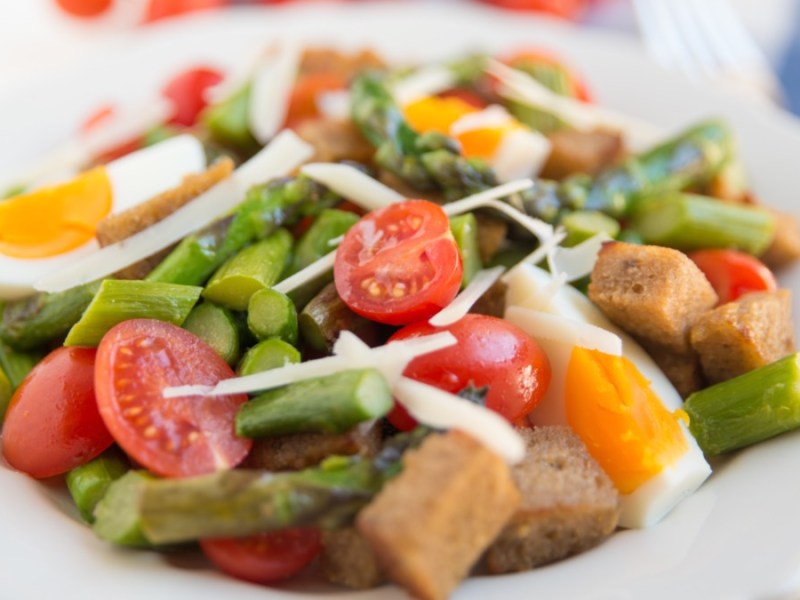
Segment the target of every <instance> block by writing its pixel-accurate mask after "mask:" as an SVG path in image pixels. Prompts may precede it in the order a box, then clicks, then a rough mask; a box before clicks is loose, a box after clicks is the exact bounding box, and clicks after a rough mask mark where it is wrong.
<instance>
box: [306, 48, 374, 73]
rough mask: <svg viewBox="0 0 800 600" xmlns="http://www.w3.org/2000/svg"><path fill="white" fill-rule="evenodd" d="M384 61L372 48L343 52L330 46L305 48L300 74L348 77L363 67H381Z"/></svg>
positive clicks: (363, 68)
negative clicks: (351, 52)
mask: <svg viewBox="0 0 800 600" xmlns="http://www.w3.org/2000/svg"><path fill="white" fill-rule="evenodd" d="M385 66H386V63H385V62H384V61H383V59H381V57H380V56H378V55H377V54H375V53H374V52H373V51H372V50H362V51H360V52H357V53H353V54H345V53H343V52H340V51H338V50H334V49H332V48H306V49H304V50H303V55H302V56H301V57H300V67H299V69H298V70H299V72H300V76H303V75H312V74H318V73H324V74H326V75H330V74H334V75H342V76H344V77H345V78H347V77H350V76H352V75H354V74H356V73H358V72H359V71H363V70H365V69H382V68H384V67H385Z"/></svg>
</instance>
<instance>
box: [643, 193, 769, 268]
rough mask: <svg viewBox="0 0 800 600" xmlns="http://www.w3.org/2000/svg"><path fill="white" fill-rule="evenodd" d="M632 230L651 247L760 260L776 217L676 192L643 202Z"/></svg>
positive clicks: (744, 206) (746, 206) (763, 211)
mask: <svg viewBox="0 0 800 600" xmlns="http://www.w3.org/2000/svg"><path fill="white" fill-rule="evenodd" d="M630 228H631V229H632V230H633V231H635V232H637V233H638V234H639V235H641V236H642V239H643V240H644V241H645V243H647V244H657V245H660V246H669V247H672V248H676V249H678V250H683V251H689V250H695V249H698V248H736V249H738V250H742V251H744V252H748V253H750V254H753V255H755V256H759V255H760V254H762V253H763V252H764V251H765V250H766V249H767V247H768V246H769V244H770V243H771V242H772V237H773V234H774V232H775V217H774V215H773V214H772V213H770V212H768V211H766V210H764V209H762V208H759V207H756V206H748V205H740V204H733V203H730V202H720V201H719V200H715V199H713V198H707V197H705V196H698V195H695V194H682V193H680V192H672V193H667V194H662V195H659V196H654V197H652V198H648V199H646V200H641V201H640V202H639V203H638V206H637V209H636V210H635V211H634V213H633V219H632V220H631V222H630Z"/></svg>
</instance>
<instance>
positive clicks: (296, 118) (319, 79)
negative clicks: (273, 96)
mask: <svg viewBox="0 0 800 600" xmlns="http://www.w3.org/2000/svg"><path fill="white" fill-rule="evenodd" d="M346 87H347V80H346V79H345V78H344V77H343V76H342V75H338V74H335V73H311V74H309V75H303V76H302V77H300V79H298V80H297V82H295V84H294V88H292V94H291V96H290V97H289V108H288V111H287V114H286V126H287V127H296V126H297V124H298V123H300V122H301V121H304V120H305V119H311V118H314V117H318V116H319V108H318V107H317V97H318V96H319V95H320V94H322V93H323V92H333V91H336V90H343V89H345V88H346Z"/></svg>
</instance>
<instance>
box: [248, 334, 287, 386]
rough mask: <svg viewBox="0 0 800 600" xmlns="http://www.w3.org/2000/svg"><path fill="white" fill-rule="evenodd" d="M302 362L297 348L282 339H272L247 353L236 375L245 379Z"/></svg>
mask: <svg viewBox="0 0 800 600" xmlns="http://www.w3.org/2000/svg"><path fill="white" fill-rule="evenodd" d="M300 361H301V356H300V351H299V350H298V349H297V348H295V347H294V346H292V345H291V344H289V343H287V342H284V341H283V340H281V339H278V338H270V339H268V340H262V341H260V342H258V343H257V344H256V345H255V346H253V347H252V348H250V349H249V350H248V351H247V352H246V353H245V355H244V356H243V357H242V360H241V361H240V362H239V365H238V366H237V367H236V374H237V375H239V376H240V377H243V376H245V375H252V374H253V373H260V372H261V371H268V370H269V369H277V368H278V367H282V366H284V365H285V364H287V363H299V362H300Z"/></svg>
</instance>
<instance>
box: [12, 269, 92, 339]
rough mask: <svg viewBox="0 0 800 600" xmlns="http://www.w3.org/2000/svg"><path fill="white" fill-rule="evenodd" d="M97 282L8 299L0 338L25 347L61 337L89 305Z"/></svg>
mask: <svg viewBox="0 0 800 600" xmlns="http://www.w3.org/2000/svg"><path fill="white" fill-rule="evenodd" d="M99 287H100V282H99V281H97V282H93V283H87V284H85V285H81V286H78V287H74V288H72V289H69V290H66V291H64V292H58V293H56V294H44V293H41V294H34V295H33V296H30V297H29V298H24V299H22V300H16V301H13V302H8V303H7V304H6V305H5V308H4V309H3V319H2V322H0V340H3V341H4V342H7V343H8V344H10V345H12V346H13V347H15V348H19V349H22V350H28V349H32V348H38V347H40V346H42V345H44V344H47V343H49V342H53V341H61V339H62V338H63V337H64V335H66V333H67V332H68V331H69V329H70V327H72V326H73V325H74V324H75V323H77V322H78V319H80V318H81V315H82V314H83V311H84V310H86V307H87V306H89V303H90V302H91V301H92V298H94V295H95V293H96V292H97V290H98V289H99Z"/></svg>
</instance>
